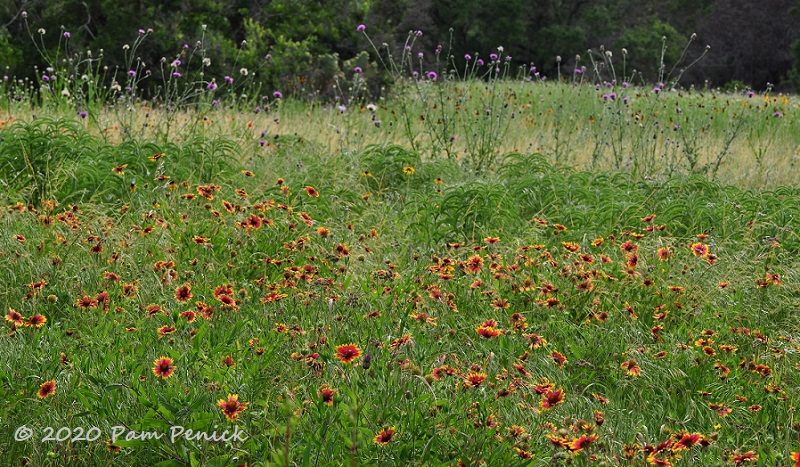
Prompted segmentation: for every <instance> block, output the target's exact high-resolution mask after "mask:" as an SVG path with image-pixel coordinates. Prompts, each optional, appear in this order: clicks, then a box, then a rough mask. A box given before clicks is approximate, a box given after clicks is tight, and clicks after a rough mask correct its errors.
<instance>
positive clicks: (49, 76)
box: [0, 25, 800, 466]
mask: <svg viewBox="0 0 800 467" xmlns="http://www.w3.org/2000/svg"><path fill="white" fill-rule="evenodd" d="M353 29H354V30H356V31H357V32H358V33H359V37H360V38H361V42H360V46H361V47H362V48H363V50H364V51H363V54H361V55H359V56H358V57H357V58H356V59H354V60H352V61H347V62H346V63H343V64H342V65H341V70H342V71H340V72H338V73H337V74H336V75H335V79H334V81H333V83H332V85H331V87H330V88H329V89H328V91H330V94H331V95H330V96H329V97H324V96H322V95H320V94H318V93H317V94H315V93H314V92H312V91H311V90H306V89H304V88H303V87H302V85H301V84H298V83H292V84H286V86H285V87H284V86H279V87H275V88H270V89H267V88H264V87H262V86H260V85H259V79H258V77H259V70H258V69H252V68H249V69H248V68H240V69H231V70H229V71H228V73H227V74H221V75H219V76H216V75H214V76H212V75H211V73H209V72H208V69H209V68H208V67H209V66H210V61H209V60H207V57H206V55H205V44H204V43H203V41H202V40H198V41H197V44H196V45H195V46H187V47H184V48H181V47H178V48H176V52H175V55H174V56H172V57H165V58H164V59H163V60H162V61H161V62H160V63H155V64H145V63H142V62H139V61H137V58H136V57H137V52H136V51H137V49H139V48H142V47H147V44H148V40H149V37H150V35H151V34H153V31H151V30H147V29H143V30H141V31H132V32H131V36H130V40H129V43H128V45H126V46H125V47H124V48H123V50H119V51H110V50H109V51H105V53H106V54H110V53H119V54H123V55H124V56H125V57H126V59H127V60H128V61H127V63H128V65H127V66H126V67H124V68H121V67H118V68H107V67H105V66H104V63H103V57H102V54H100V53H98V52H97V51H95V52H94V53H92V52H91V51H77V50H72V49H70V48H69V40H70V35H69V32H68V31H62V32H60V34H61V38H60V42H59V44H61V46H60V48H59V49H58V50H59V51H60V53H61V55H59V56H53V55H43V58H42V60H43V64H42V66H41V67H40V68H38V69H37V74H38V76H37V77H36V79H31V78H27V79H26V78H14V77H7V78H6V79H5V80H4V81H3V82H2V84H1V85H0V99H2V100H1V101H0V184H2V190H0V206H2V209H0V226H2V227H0V261H1V262H2V265H3V267H2V268H0V307H2V312H3V315H4V320H3V321H4V323H3V330H2V334H1V335H0V396H1V397H0V400H2V401H3V404H2V406H1V407H0V459H3V460H4V464H5V465H37V466H38V465H92V466H95V465H119V466H123V465H125V466H127V465H143V466H144V465H147V466H152V465H163V466H172V465H175V466H180V465H189V466H199V465H208V466H217V465H219V466H227V465H231V466H234V465H235V466H242V465H250V466H255V465H274V466H290V465H302V466H323V465H353V466H355V465H402V466H406V465H443V466H450V465H452V466H458V465H487V466H505V465H531V466H550V465H579V466H583V465H613V466H635V465H637V466H638V465H657V466H669V465H673V466H695V465H701V466H712V465H764V466H789V465H795V466H800V419H796V418H795V414H796V409H797V405H798V404H799V403H800V354H798V351H800V320H799V319H798V314H800V285H799V282H800V280H799V278H800V274H799V273H798V271H799V270H800V269H798V266H800V261H799V260H798V258H800V237H799V236H798V232H800V188H798V186H799V185H798V183H799V182H800V171H798V164H800V131H798V125H800V101H798V99H797V97H796V96H794V95H784V94H779V93H774V92H772V90H770V89H767V90H760V91H755V90H751V89H747V88H744V89H730V90H725V91H721V90H718V89H713V88H703V89H699V88H698V89H691V88H684V87H683V86H682V85H681V82H680V78H681V71H680V70H681V68H682V67H688V66H690V65H691V63H682V64H680V65H678V66H676V67H674V68H673V70H674V72H673V73H670V72H669V70H670V68H669V67H664V70H665V71H664V72H663V73H661V75H660V79H659V81H657V82H647V81H645V80H643V79H641V77H639V76H638V75H637V74H636V73H635V71H634V70H628V69H626V60H628V58H627V56H626V55H627V52H626V51H617V50H614V51H610V50H604V49H602V48H597V49H591V50H589V51H588V52H587V53H586V54H582V55H583V56H582V57H571V58H570V63H571V64H570V66H569V69H568V72H559V73H558V74H557V75H551V76H544V75H542V74H541V73H540V72H539V70H538V68H537V64H528V65H525V66H524V67H518V66H513V65H512V64H511V63H512V61H511V57H510V55H512V54H513V53H514V51H513V50H504V49H503V48H502V47H498V48H497V49H494V50H490V51H482V52H480V51H479V53H475V52H473V53H470V54H466V55H462V54H459V56H458V57H456V56H454V53H453V52H452V51H451V50H449V48H448V47H447V46H444V47H440V48H437V49H435V50H425V49H422V48H421V47H419V46H417V43H416V41H417V39H418V38H419V37H422V34H423V32H421V31H412V32H411V33H410V34H409V36H408V39H407V41H406V42H405V43H404V44H397V45H396V46H395V45H391V46H390V45H384V44H376V43H373V41H372V39H371V37H370V36H369V32H370V31H369V28H368V27H366V26H364V25H353ZM201 32H202V31H201ZM201 32H199V33H201ZM39 34H40V35H43V34H44V33H41V32H40V33H39ZM47 34H52V32H47ZM31 36H32V38H33V40H34V41H35V40H38V39H37V38H38V37H40V36H37V32H36V30H35V26H33V25H31ZM693 41H694V38H690V39H688V45H687V46H686V47H687V49H688V48H689V47H699V50H700V52H699V56H700V57H702V54H704V53H706V52H707V51H705V49H703V45H702V44H696V43H693ZM425 56H428V57H430V56H433V57H434V58H435V60H434V61H433V63H435V64H436V65H435V66H431V65H429V63H431V62H429V61H423V57H425ZM559 61H560V57H559ZM564 62H565V63H566V59H565V60H564ZM573 65H574V66H573ZM269 66H271V65H270V61H269V59H266V58H265V61H264V63H263V67H269ZM387 77H388V78H387ZM147 80H160V84H159V85H158V86H156V87H154V89H155V90H154V91H152V92H151V93H149V94H148V93H145V92H144V91H143V89H142V87H143V83H145V82H146V81H147Z"/></svg>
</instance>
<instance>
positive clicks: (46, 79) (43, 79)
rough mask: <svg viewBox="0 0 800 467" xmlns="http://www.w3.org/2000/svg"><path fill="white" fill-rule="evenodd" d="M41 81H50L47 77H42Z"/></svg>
mask: <svg viewBox="0 0 800 467" xmlns="http://www.w3.org/2000/svg"><path fill="white" fill-rule="evenodd" d="M42 81H50V77H49V76H47V75H42Z"/></svg>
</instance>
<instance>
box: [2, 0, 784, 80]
mask: <svg viewBox="0 0 800 467" xmlns="http://www.w3.org/2000/svg"><path fill="white" fill-rule="evenodd" d="M359 24H364V25H366V27H367V33H368V34H369V36H370V38H371V39H372V41H373V43H374V44H375V45H376V47H377V49H379V50H380V51H381V52H380V53H384V52H388V51H390V50H395V51H397V50H400V49H398V48H399V47H402V45H403V44H404V43H405V42H406V39H407V37H408V34H409V32H410V31H418V30H420V31H423V34H422V36H420V37H415V44H414V46H415V50H414V52H415V53H416V52H417V50H419V51H422V52H425V55H424V57H425V58H424V60H425V63H424V65H425V66H436V63H435V62H434V60H435V58H436V56H435V54H434V51H435V50H436V48H437V47H438V46H441V50H443V51H444V52H445V53H446V52H451V53H452V55H453V57H455V64H456V66H457V67H460V66H462V65H463V64H464V56H465V54H472V55H474V54H475V53H479V54H481V56H483V57H486V56H488V55H489V54H490V53H492V52H496V51H497V48H498V46H502V47H503V50H504V52H503V53H504V54H507V55H510V56H511V57H512V61H513V63H514V64H515V65H520V66H521V65H526V66H530V65H531V64H533V65H535V66H536V67H537V70H538V71H539V72H540V73H541V74H542V75H546V76H548V77H549V79H554V78H555V77H556V76H557V75H558V74H559V73H561V74H562V76H569V75H570V74H572V73H574V70H575V69H576V68H578V69H580V67H581V66H587V67H589V68H590V69H591V68H592V67H593V63H592V61H593V60H594V62H595V63H598V62H604V61H605V62H606V63H605V64H604V65H606V66H607V65H609V64H613V68H614V74H615V76H616V78H617V79H619V80H623V79H627V80H631V79H633V80H637V79H644V80H647V81H649V82H656V81H658V80H659V79H664V78H665V77H666V76H667V75H669V76H670V77H671V78H674V77H676V76H679V75H680V76H681V82H680V83H681V85H683V86H690V85H693V86H725V85H731V83H735V84H738V85H744V86H750V87H753V88H755V89H763V88H765V87H768V86H770V85H774V86H776V87H778V88H780V89H784V90H789V89H800V0H770V1H754V0H668V1H663V0H662V1H658V0H601V1H589V0H537V1H527V0H504V1H502V2H500V1H496V0H232V1H227V2H218V1H211V0H158V1H155V0H131V1H129V2H117V1H113V2H112V1H110V0H63V1H51V0H0V66H2V67H3V68H5V72H4V74H5V75H7V76H12V77H14V76H16V77H21V76H28V77H30V78H32V79H35V75H34V71H33V70H34V66H35V65H36V66H39V67H40V68H41V67H43V66H45V65H46V63H43V54H48V52H49V53H50V56H51V57H53V56H55V51H56V50H58V49H59V47H64V46H67V47H68V49H67V52H68V53H67V54H66V55H64V54H63V51H62V52H61V53H62V55H60V56H61V57H69V56H70V55H69V54H73V56H76V55H74V54H77V53H78V52H79V51H81V50H84V51H85V50H92V51H94V53H95V54H97V53H98V51H99V50H100V49H103V51H104V52H103V53H104V55H103V60H104V65H106V66H109V67H112V68H116V67H120V69H124V68H125V67H126V66H129V64H126V63H125V60H126V59H127V60H128V61H130V60H131V58H132V57H127V58H126V54H125V53H123V47H124V46H125V45H126V44H128V45H129V46H130V45H131V44H133V43H134V42H135V41H136V39H137V34H139V31H140V30H141V31H147V37H146V40H145V41H143V42H142V44H141V45H140V46H139V47H138V48H137V49H136V51H135V53H136V57H135V58H136V59H139V61H140V63H143V64H145V65H146V66H149V67H150V69H152V70H154V73H155V72H158V71H159V67H158V64H159V63H163V61H162V57H163V58H164V59H167V60H168V61H169V62H172V61H173V60H175V59H176V58H180V57H181V56H183V57H185V56H186V54H187V52H186V51H187V50H190V51H194V50H196V47H197V45H198V41H202V49H203V53H202V56H203V57H204V58H206V59H208V61H207V69H206V70H205V74H206V76H219V77H221V76H223V75H226V74H230V73H231V72H232V70H252V72H253V73H252V75H251V76H250V79H255V80H257V81H258V82H260V83H262V84H263V86H265V87H267V88H270V89H271V88H283V89H287V90H289V91H291V89H296V90H298V92H299V91H300V90H301V89H302V90H304V91H305V92H311V91H312V90H314V89H317V90H322V91H323V92H327V91H328V90H329V89H330V88H331V86H332V83H333V80H334V78H335V77H336V76H337V75H339V74H341V73H342V71H341V70H351V69H352V68H353V67H354V66H361V67H362V68H363V69H364V70H367V68H365V67H367V66H370V70H373V72H372V74H371V75H370V76H371V78H372V80H373V81H376V80H377V81H378V82H379V83H380V82H383V83H386V82H387V80H386V77H385V76H384V77H383V81H381V78H380V70H381V67H379V66H377V65H376V64H377V63H378V57H377V53H376V51H375V49H373V48H372V46H371V45H370V44H369V42H368V41H367V40H366V38H365V37H364V36H363V34H362V33H359V32H358V31H356V26H357V25H359ZM40 30H44V31H46V33H45V34H43V35H42V34H41V33H40ZM64 32H69V36H70V37H69V38H68V39H69V41H68V43H66V42H65V40H64V39H65V38H64V35H63V33H64ZM692 38H693V39H692ZM384 43H385V44H387V46H388V47H387V48H386V49H385V50H384V48H383V47H384V46H383V44H384ZM707 46H710V49H709V50H708V53H706V54H705V55H704V53H705V52H706V49H707ZM623 49H624V51H623ZM365 51H366V53H367V54H369V55H365ZM397 53H398V54H399V52H397ZM95 56H96V55H95ZM701 56H702V59H701V60H699V61H697V63H695V64H693V65H692V66H691V67H689V68H688V69H685V68H686V67H687V65H689V64H691V63H693V62H695V60H696V59H698V58H700V57H701ZM556 57H561V60H560V61H558V60H557V59H556ZM439 58H441V57H439ZM609 60H610V61H611V63H608V62H609ZM370 63H371V64H372V65H370ZM440 66H441V64H440ZM162 68H163V67H162ZM439 69H440V70H441V68H439ZM442 71H444V70H442ZM604 71H605V75H604V76H608V77H612V76H611V72H610V67H607V68H606V69H605V70H604ZM670 73H671V74H670ZM153 82H154V83H156V82H157V80H153ZM162 82H163V80H162ZM153 85H154V86H155V84H153Z"/></svg>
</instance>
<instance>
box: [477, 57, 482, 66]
mask: <svg viewBox="0 0 800 467" xmlns="http://www.w3.org/2000/svg"><path fill="white" fill-rule="evenodd" d="M477 63H478V66H483V60H481V59H480V58H479V59H478V62H477Z"/></svg>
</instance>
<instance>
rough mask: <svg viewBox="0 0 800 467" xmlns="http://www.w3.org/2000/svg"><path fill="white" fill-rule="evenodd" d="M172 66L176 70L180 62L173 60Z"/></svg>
mask: <svg viewBox="0 0 800 467" xmlns="http://www.w3.org/2000/svg"><path fill="white" fill-rule="evenodd" d="M172 66H173V67H174V68H178V67H179V66H181V61H180V60H173V61H172Z"/></svg>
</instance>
